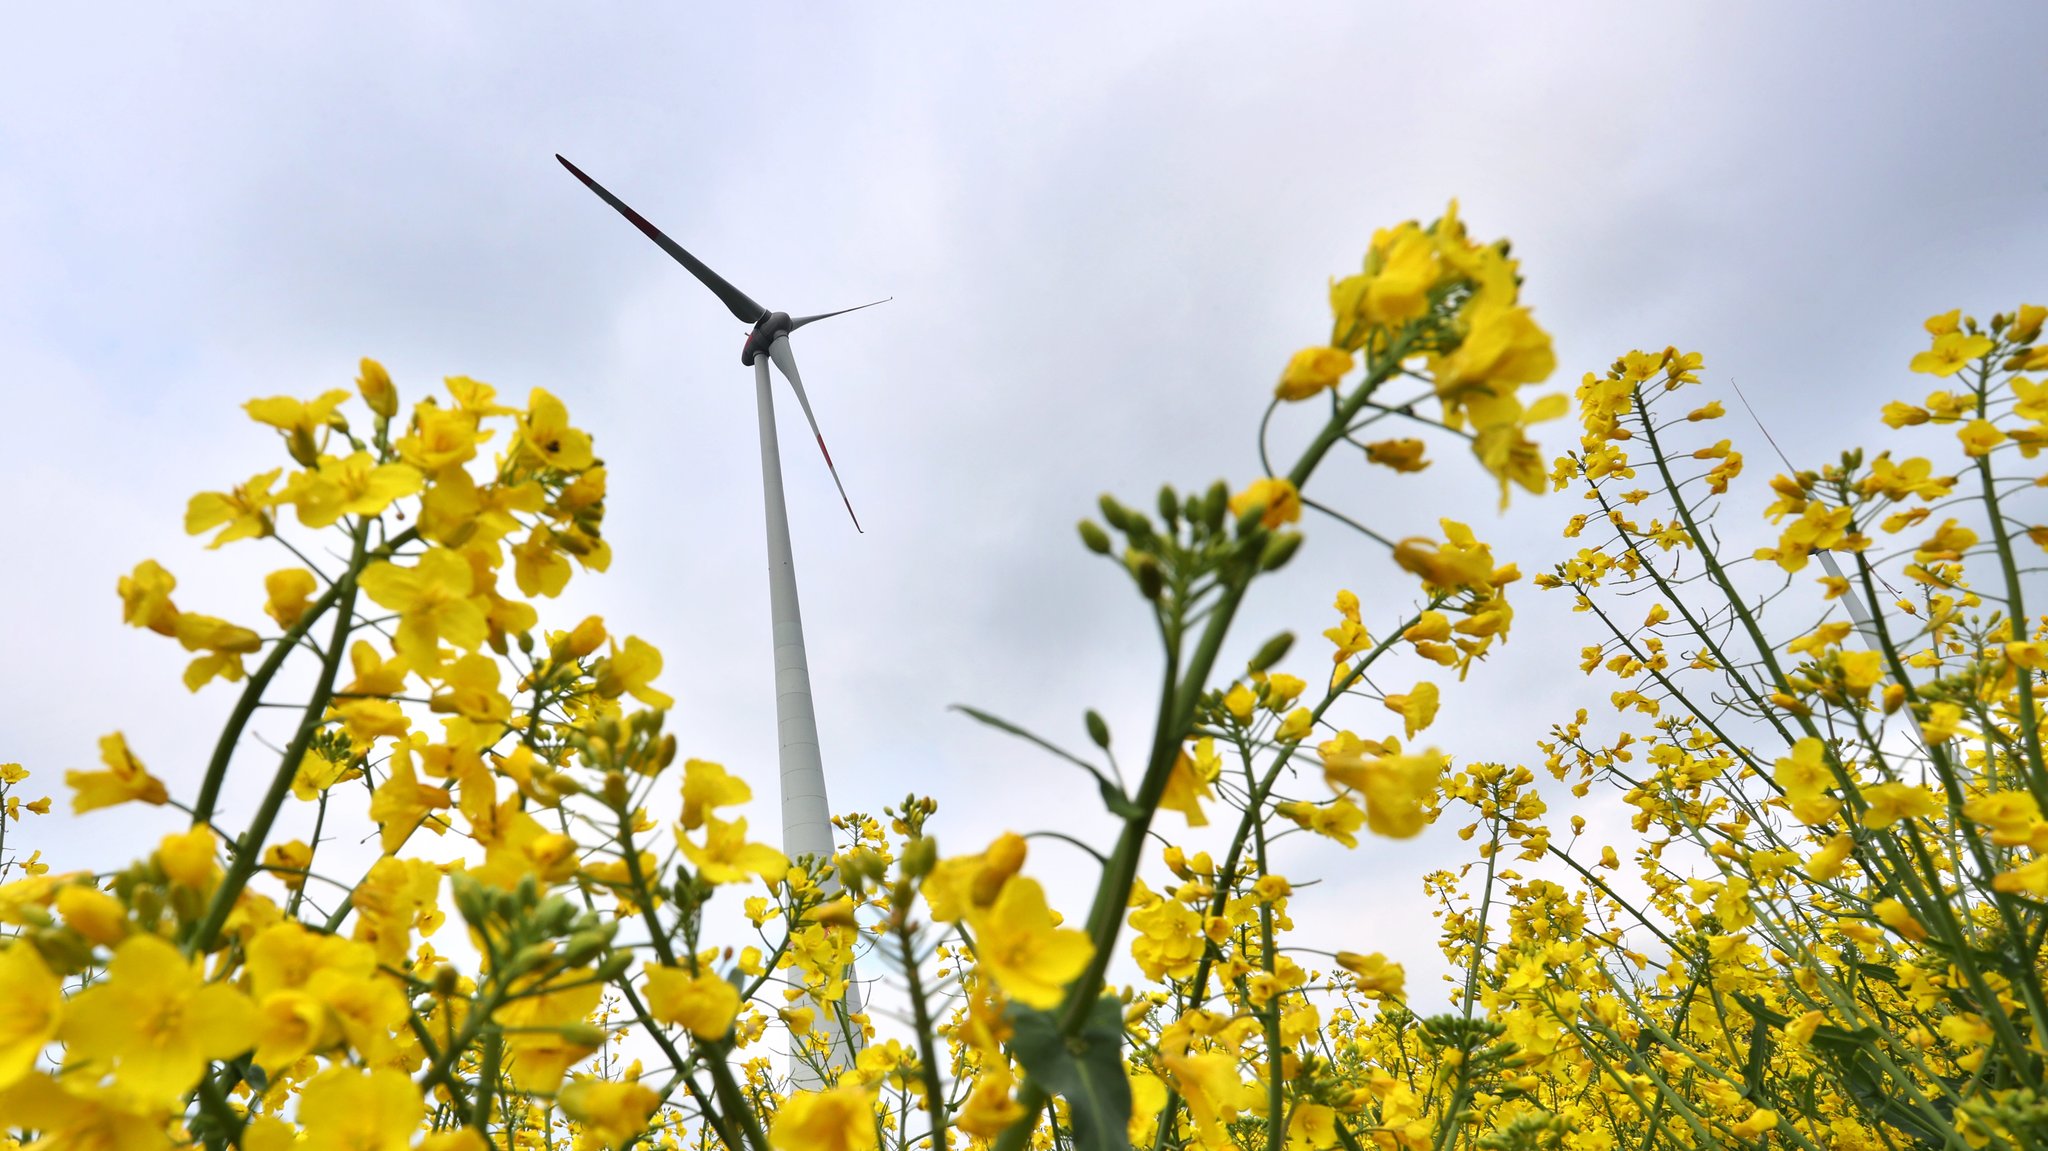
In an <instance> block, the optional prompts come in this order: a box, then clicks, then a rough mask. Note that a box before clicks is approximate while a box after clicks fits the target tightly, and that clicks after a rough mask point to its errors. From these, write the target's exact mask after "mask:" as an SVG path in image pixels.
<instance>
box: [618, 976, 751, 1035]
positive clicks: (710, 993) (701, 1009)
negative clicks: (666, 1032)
mask: <svg viewBox="0 0 2048 1151" xmlns="http://www.w3.org/2000/svg"><path fill="white" fill-rule="evenodd" d="M641 988H642V990H643V991H645V992H646V995H647V1011H648V1014H650V1015H652V1016H654V1018H655V1019H657V1020H659V1021H661V1022H663V1023H671V1024H676V1025H679V1026H682V1027H685V1028H688V1029H689V1032H690V1034H692V1035H695V1036H696V1037H697V1038H699V1039H703V1040H713V1039H722V1038H724V1037H725V1034H726V1032H728V1031H731V1030H732V1021H733V1020H734V1019H735V1018H737V1017H738V1016H739V1013H740V989H739V988H737V987H734V986H733V985H732V984H731V983H729V982H727V981H726V980H724V979H721V978H719V976H718V975H717V974H715V973H713V972H710V971H705V972H702V973H700V974H697V975H692V974H690V973H689V972H688V971H685V970H683V969H682V968H680V967H653V966H650V967H648V969H647V982H646V983H644V984H642V985H641Z"/></svg>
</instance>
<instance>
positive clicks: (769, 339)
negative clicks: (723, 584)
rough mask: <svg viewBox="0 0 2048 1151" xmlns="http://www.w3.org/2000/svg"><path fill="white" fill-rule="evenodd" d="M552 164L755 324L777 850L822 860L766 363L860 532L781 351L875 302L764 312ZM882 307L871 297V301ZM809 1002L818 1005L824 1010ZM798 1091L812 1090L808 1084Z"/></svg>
mask: <svg viewBox="0 0 2048 1151" xmlns="http://www.w3.org/2000/svg"><path fill="white" fill-rule="evenodd" d="M555 159H557V160H560V161H561V163H562V167H564V168H567V169H568V170H569V173H570V174H571V175H573V176H575V177H576V178H577V179H578V180H581V181H583V184H584V186H586V187H588V188H589V189H590V190H591V191H593V192H596V193H597V194H598V196H599V197H600V198H601V199H603V200H604V202H605V203H607V204H610V205H611V206H612V207H613V208H616V209H617V210H618V212H619V214H620V215H622V216H624V217H626V219H628V220H630V221H632V222H633V226H634V227H637V228H639V229H640V230H641V231H642V232H644V233H646V234H647V238H648V239H650V240H653V241H654V242H655V243H656V244H658V245H660V246H661V249H662V250H663V251H665V252H667V253H668V254H669V255H671V256H673V257H675V258H676V261H677V262H678V263H680V264H682V265H683V267H685V268H688V269H689V270H690V274H691V275H693V276H695V277H697V279H698V281H699V282H701V283H702V284H703V285H704V286H705V287H707V288H709V289H711V292H712V294H713V295H715V296H717V297H718V298H719V300H720V301H721V302H723V303H724V304H725V306H726V307H727V308H728V309H729V310H730V311H731V312H732V314H733V315H734V316H736V317H738V319H739V321H740V322H741V323H743V324H752V325H753V331H752V332H751V333H750V334H749V335H748V336H747V342H746V346H745V347H744V348H743V349H742V350H741V352H740V363H742V364H745V365H747V366H749V367H751V368H753V369H754V398H755V403H756V407H757V411H758V413H759V415H760V421H761V487H762V494H763V496H764V497H765V501H764V502H765V503H766V505H767V513H768V604H769V614H770V618H771V619H772V620H773V623H774V631H775V724H776V729H777V740H776V750H777V756H778V758H779V760H780V766H781V777H782V780H781V782H782V789H781V790H782V850H783V852H784V853H785V854H787V855H788V856H789V857H790V858H791V859H792V860H794V859H801V858H803V857H804V856H811V857H814V858H816V859H819V860H829V859H830V858H832V854H833V843H832V805H831V804H830V803H829V802H828V801H827V800H826V797H825V765H824V761H823V760H822V759H821V758H820V757H819V754H818V722H817V717H816V714H815V712H813V710H812V708H811V672H810V665H809V663H808V662H807V661H806V660H805V657H804V623H803V614H802V612H801V611H799V610H798V607H797V597H796V562H795V560H794V559H793V558H792V556H791V554H790V547H789V515H788V513H787V512H786V511H785V509H784V506H783V502H782V454H781V451H780V449H779V447H778V446H777V443H776V438H775V398H774V395H773V393H772V392H771V391H770V389H769V382H768V362H769V361H770V360H773V361H774V362H775V366H776V367H777V368H779V369H781V371H782V374H783V376H784V377H785V378H786V379H788V380H789V386H790V390H792V391H794V392H795V393H796V402H797V405H798V406H799V407H801V408H803V410H804V419H806V420H808V421H810V425H811V433H812V434H813V435H814V436H816V437H817V440H818V451H819V452H820V453H822V454H823V455H824V457H825V467H826V469H827V470H829V471H830V472H831V473H832V483H833V484H834V485H835V486H836V487H838V489H839V498H840V500H841V501H842V502H844V503H845V504H846V514H847V516H848V517H850V518H852V520H853V526H854V529H855V530H856V531H859V530H862V529H861V526H860V518H859V517H858V516H855V515H854V514H853V501H852V500H849V499H847V498H846V485H844V484H842V483H840V482H839V469H838V468H836V467H834V466H833V464H832V453H831V452H830V451H828V450H826V448H825V436H824V434H823V433H822V432H819V431H818V417H816V416H815V415H812V414H811V401H810V399H809V398H808V397H807V396H805V395H804V381H803V377H802V376H800V375H799V374H798V373H797V370H796V356H795V355H794V354H793V353H791V352H790V350H789V333H791V332H793V331H795V330H797V329H798V328H801V327H803V326H804V325H805V324H809V323H814V322H816V321H818V320H823V319H827V318H829V317H832V316H839V315H844V314H845V313H847V312H855V311H859V310H860V309H861V308H871V307H873V306H874V304H861V305H859V306H858V307H853V308H842V309H840V310H839V311H837V312H825V313H823V314H821V315H815V316H799V317H796V318H794V319H792V318H791V317H790V315H789V313H787V312H771V311H769V310H768V309H766V308H764V307H762V306H761V305H759V304H757V303H755V302H754V301H753V299H752V298H750V297H749V296H748V295H747V294H746V293H745V292H742V291H740V290H739V289H738V288H735V287H733V286H732V285H731V284H729V283H727V282H726V281H725V279H724V278H723V277H721V276H720V275H719V274H718V273H716V272H714V271H712V270H711V269H710V268H708V267H706V266H705V265H704V262H703V261H702V260H699V259H698V258H697V257H695V256H692V255H691V254H690V253H688V252H686V251H684V250H683V248H682V246H681V245H680V244H677V243H676V242H675V241H674V240H671V239H669V238H668V237H667V236H665V235H663V234H662V232H661V229H659V228H656V227H655V226H654V225H653V224H650V223H648V222H647V220H646V218H645V217H643V216H641V215H640V213H638V212H635V211H634V210H633V209H631V208H629V207H627V206H626V204H625V202H624V201H622V200H620V199H619V198H618V197H617V196H614V195H612V194H611V193H610V192H608V191H606V190H605V189H604V187H603V186H602V185H600V184H599V183H598V182H597V181H595V180H593V179H591V178H590V177H589V176H586V175H584V174H583V171H582V169H580V168H578V167H577V166H576V165H574V164H571V163H570V162H569V161H568V160H566V159H564V158H563V157H562V156H561V155H559V154H557V155H556V156H555ZM885 302H886V301H883V300H877V301H875V303H877V304H878V303H885ZM858 986H859V985H858V984H855V983H852V982H850V981H849V984H848V992H847V1001H846V1004H845V1006H846V1007H847V1008H848V1009H849V1010H853V1011H858V1010H860V1000H859V994H858ZM817 1006H818V1007H819V1008H821V1009H823V1008H825V1007H826V1006H827V1005H825V1004H818V1005H817ZM821 1014H823V1011H822V1010H821ZM821 1022H825V1023H826V1026H827V1027H829V1028H830V1030H831V1031H832V1033H833V1044H832V1062H833V1063H836V1064H840V1065H850V1064H851V1062H852V1058H851V1050H852V1043H851V1042H850V1040H849V1038H848V1036H847V1034H846V1032H845V1030H844V1029H842V1028H839V1027H837V1026H834V1025H833V1024H832V1022H830V1021H823V1020H821ZM796 1067H797V1071H798V1078H799V1079H800V1080H814V1079H815V1076H814V1075H812V1074H811V1073H810V1072H809V1070H808V1068H807V1067H806V1066H805V1065H804V1064H803V1063H802V1062H800V1061H799V1062H797V1064H796ZM804 1085H805V1086H816V1085H817V1084H816V1083H815V1082H806V1083H805V1084H804Z"/></svg>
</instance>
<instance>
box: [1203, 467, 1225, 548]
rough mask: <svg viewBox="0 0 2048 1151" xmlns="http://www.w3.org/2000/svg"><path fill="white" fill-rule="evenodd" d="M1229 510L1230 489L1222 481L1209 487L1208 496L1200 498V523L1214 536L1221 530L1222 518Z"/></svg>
mask: <svg viewBox="0 0 2048 1151" xmlns="http://www.w3.org/2000/svg"><path fill="white" fill-rule="evenodd" d="M1229 510H1230V488H1229V486H1228V485H1226V484H1225V483H1224V482H1223V481H1222V480H1217V481H1216V482H1215V483H1213V484H1210V485H1209V494H1208V495H1206V496H1203V497H1202V522H1203V524H1204V525H1205V526H1206V527H1208V529H1209V534H1211V535H1214V534H1216V533H1217V532H1220V531H1222V530H1223V516H1224V514H1225V513H1226V512H1228V511H1229Z"/></svg>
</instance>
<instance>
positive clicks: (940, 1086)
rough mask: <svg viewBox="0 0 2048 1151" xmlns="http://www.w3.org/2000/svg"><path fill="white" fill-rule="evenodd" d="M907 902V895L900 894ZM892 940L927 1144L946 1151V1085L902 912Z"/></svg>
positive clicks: (914, 946) (922, 981)
mask: <svg viewBox="0 0 2048 1151" xmlns="http://www.w3.org/2000/svg"><path fill="white" fill-rule="evenodd" d="M903 896H904V899H905V901H906V902H907V901H908V900H909V898H910V893H909V891H908V890H905V891H904V893H903ZM896 939H897V942H898V944H899V945H900V946H902V948H903V975H904V978H905V980H906V981H907V982H908V983H909V985H910V987H909V990H910V1010H911V1012H912V1015H913V1021H914V1022H915V1023H916V1025H917V1055H918V1059H919V1061H921V1062H922V1063H923V1064H924V1067H923V1068H922V1072H923V1077H924V1108H925V1111H926V1112H927V1113H929V1114H930V1115H931V1117H932V1134H931V1145H932V1146H933V1147H934V1148H936V1149H937V1151H947V1146H948V1144H947V1139H946V1118H947V1116H946V1086H945V1083H944V1082H942V1081H941V1080H940V1078H939V1054H938V1050H937V1048H936V1046H935V1045H934V1044H933V1042H932V1034H933V1031H934V1028H933V1026H932V1014H931V1008H930V1007H929V1006H928V1005H927V1004H926V1003H925V992H924V976H923V975H922V974H921V973H920V971H919V970H918V967H919V964H918V957H917V948H916V941H915V939H914V938H913V937H912V935H911V933H910V918H909V916H907V915H904V914H903V913H902V912H900V911H899V912H898V913H897V917H896Z"/></svg>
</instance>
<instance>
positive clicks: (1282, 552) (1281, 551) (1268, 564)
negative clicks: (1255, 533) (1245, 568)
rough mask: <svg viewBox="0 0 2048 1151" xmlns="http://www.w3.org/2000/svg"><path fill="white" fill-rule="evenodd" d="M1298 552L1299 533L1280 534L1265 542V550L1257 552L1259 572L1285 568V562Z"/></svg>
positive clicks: (1299, 547)
mask: <svg viewBox="0 0 2048 1151" xmlns="http://www.w3.org/2000/svg"><path fill="white" fill-rule="evenodd" d="M1299 550H1301V533H1300V532H1280V533H1278V534H1276V535H1274V536H1273V538H1271V539H1269V540H1267V541H1266V546H1265V548H1264V549H1263V550H1261V551H1260V552H1259V570H1260V571H1268V572H1273V571H1279V570H1280V569H1281V568H1283V567H1286V566H1287V561H1288V560H1291V559H1293V558H1294V553H1295V552H1297V551H1299Z"/></svg>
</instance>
